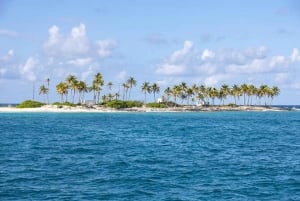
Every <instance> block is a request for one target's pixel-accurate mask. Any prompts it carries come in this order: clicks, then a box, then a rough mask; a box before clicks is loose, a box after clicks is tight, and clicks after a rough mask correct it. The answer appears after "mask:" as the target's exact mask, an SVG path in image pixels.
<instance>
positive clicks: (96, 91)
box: [92, 73, 104, 103]
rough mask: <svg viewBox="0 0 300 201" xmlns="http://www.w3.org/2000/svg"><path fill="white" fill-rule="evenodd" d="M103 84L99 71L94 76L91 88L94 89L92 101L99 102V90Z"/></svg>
mask: <svg viewBox="0 0 300 201" xmlns="http://www.w3.org/2000/svg"><path fill="white" fill-rule="evenodd" d="M103 85H104V80H103V77H102V75H101V73H97V74H96V75H95V76H94V80H93V85H92V89H93V91H94V102H96V103H99V102H100V92H101V90H102V86H103Z"/></svg>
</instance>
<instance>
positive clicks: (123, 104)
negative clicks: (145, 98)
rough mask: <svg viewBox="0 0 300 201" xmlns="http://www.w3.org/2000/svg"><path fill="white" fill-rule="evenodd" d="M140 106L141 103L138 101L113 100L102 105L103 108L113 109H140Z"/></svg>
mask: <svg viewBox="0 0 300 201" xmlns="http://www.w3.org/2000/svg"><path fill="white" fill-rule="evenodd" d="M142 105H143V103H141V102H139V101H121V100H113V101H109V102H105V103H103V106H106V107H110V108H115V109H121V108H133V107H141V106H142Z"/></svg>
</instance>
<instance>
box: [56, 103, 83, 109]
mask: <svg viewBox="0 0 300 201" xmlns="http://www.w3.org/2000/svg"><path fill="white" fill-rule="evenodd" d="M52 105H56V106H58V107H59V108H61V107H63V106H70V107H75V106H78V105H80V104H74V103H70V102H64V103H60V102H55V103H53V104H52Z"/></svg>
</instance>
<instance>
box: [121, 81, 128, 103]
mask: <svg viewBox="0 0 300 201" xmlns="http://www.w3.org/2000/svg"><path fill="white" fill-rule="evenodd" d="M122 86H123V101H124V100H127V93H128V89H129V88H130V87H129V85H128V84H127V83H123V84H122ZM125 95H126V97H125ZM124 98H125V99H124Z"/></svg>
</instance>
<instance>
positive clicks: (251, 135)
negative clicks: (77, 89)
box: [0, 112, 300, 200]
mask: <svg viewBox="0 0 300 201" xmlns="http://www.w3.org/2000/svg"><path fill="white" fill-rule="evenodd" d="M0 132H1V134H0V200H300V112H212V113H210V112H204V113H104V114H99V113H97V114H96V113H78V114H77V113H75V114H66V113H65V114H61V113H60V114H57V113H0Z"/></svg>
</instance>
